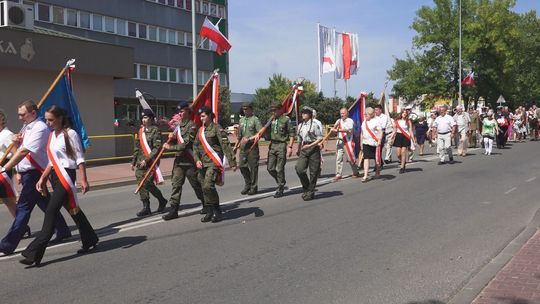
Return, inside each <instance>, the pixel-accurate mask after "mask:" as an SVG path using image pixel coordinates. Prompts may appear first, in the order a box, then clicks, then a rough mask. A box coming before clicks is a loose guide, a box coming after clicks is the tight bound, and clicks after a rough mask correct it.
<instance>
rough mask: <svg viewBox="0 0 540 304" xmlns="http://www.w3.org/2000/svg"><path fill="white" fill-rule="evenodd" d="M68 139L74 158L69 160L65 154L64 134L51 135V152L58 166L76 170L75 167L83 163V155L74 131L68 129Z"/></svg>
mask: <svg viewBox="0 0 540 304" xmlns="http://www.w3.org/2000/svg"><path fill="white" fill-rule="evenodd" d="M68 137H69V141H70V143H71V148H72V149H73V151H74V152H75V158H74V159H72V158H69V156H68V155H67V152H66V140H65V139H64V138H65V137H64V132H60V134H58V136H56V134H55V133H54V132H53V134H52V135H51V142H50V145H51V150H52V151H53V153H56V157H58V161H59V162H60V163H59V164H58V165H59V166H62V167H64V168H68V169H77V166H78V165H80V164H82V163H84V154H83V152H82V146H81V139H80V137H79V134H77V132H75V130H72V129H68Z"/></svg>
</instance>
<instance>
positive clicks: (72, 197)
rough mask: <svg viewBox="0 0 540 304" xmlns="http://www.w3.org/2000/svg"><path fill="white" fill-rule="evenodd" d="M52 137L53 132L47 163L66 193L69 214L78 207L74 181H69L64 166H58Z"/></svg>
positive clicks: (48, 147)
mask: <svg viewBox="0 0 540 304" xmlns="http://www.w3.org/2000/svg"><path fill="white" fill-rule="evenodd" d="M53 136H54V132H51V135H49V142H48V144H47V155H48V156H49V161H50V162H51V164H52V166H53V168H54V172H55V173H56V176H58V179H59V180H60V183H61V184H62V187H63V188H64V189H65V190H66V192H67V195H68V207H69V211H70V213H71V212H72V210H74V209H76V208H77V207H78V206H79V200H78V199H77V187H76V186H75V181H74V180H71V177H70V176H69V174H68V173H67V171H66V169H65V168H64V166H60V160H59V159H58V156H57V155H56V150H54V147H53ZM54 140H56V137H55V138H54Z"/></svg>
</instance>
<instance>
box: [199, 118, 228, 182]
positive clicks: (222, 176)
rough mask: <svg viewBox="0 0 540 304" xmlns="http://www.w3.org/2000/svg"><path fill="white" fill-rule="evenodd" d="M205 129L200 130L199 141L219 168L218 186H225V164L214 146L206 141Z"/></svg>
mask: <svg viewBox="0 0 540 304" xmlns="http://www.w3.org/2000/svg"><path fill="white" fill-rule="evenodd" d="M204 129H205V127H204V126H202V127H201V128H199V135H198V136H199V140H200V141H201V144H202V146H203V148H204V151H205V152H206V154H207V155H208V156H209V157H210V159H212V161H213V162H214V164H215V165H216V166H217V168H218V172H219V175H218V180H217V181H216V185H218V186H223V185H224V184H225V164H224V162H223V161H222V160H221V158H220V157H219V154H218V153H217V152H216V151H215V150H214V149H212V146H210V144H209V143H208V141H207V140H206V136H205V135H204ZM218 136H219V135H218ZM223 158H225V157H223Z"/></svg>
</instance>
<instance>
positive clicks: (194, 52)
mask: <svg viewBox="0 0 540 304" xmlns="http://www.w3.org/2000/svg"><path fill="white" fill-rule="evenodd" d="M188 1H189V0H188ZM195 32H196V28H195V0H191V48H192V58H193V69H192V73H193V74H192V75H193V100H195V97H197V93H198V90H197V35H196V34H195Z"/></svg>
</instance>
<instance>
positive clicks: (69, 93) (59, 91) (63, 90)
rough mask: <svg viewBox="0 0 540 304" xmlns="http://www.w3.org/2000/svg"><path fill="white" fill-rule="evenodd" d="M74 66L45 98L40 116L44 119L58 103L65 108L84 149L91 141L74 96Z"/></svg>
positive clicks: (40, 109)
mask: <svg viewBox="0 0 540 304" xmlns="http://www.w3.org/2000/svg"><path fill="white" fill-rule="evenodd" d="M74 68H75V66H70V67H69V68H67V69H66V72H65V73H64V75H63V76H62V78H61V79H60V81H58V83H57V84H56V85H55V86H54V87H53V89H52V91H51V93H50V94H49V96H48V97H47V98H46V99H45V101H44V102H43V104H42V105H41V107H40V108H39V110H38V112H39V117H40V118H41V119H44V117H45V112H46V111H47V109H48V108H50V107H51V106H53V105H56V106H58V107H60V108H62V109H64V110H65V111H66V114H67V116H68V118H69V120H70V122H71V127H72V128H73V130H75V131H76V132H77V134H79V137H80V138H81V142H82V146H83V148H84V149H86V148H88V146H89V144H90V142H89V140H88V135H87V134H86V129H85V128H84V124H83V121H82V119H81V115H80V113H79V109H78V108H77V103H76V102H75V97H74V96H73V86H72V82H71V72H72V71H73V70H74Z"/></svg>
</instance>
